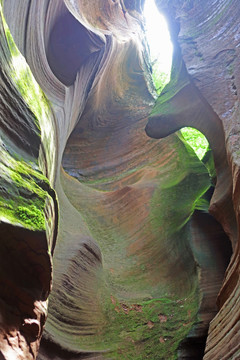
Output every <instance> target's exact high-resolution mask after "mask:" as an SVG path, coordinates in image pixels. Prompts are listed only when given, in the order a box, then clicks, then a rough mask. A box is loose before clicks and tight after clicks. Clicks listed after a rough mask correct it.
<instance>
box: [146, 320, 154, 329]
mask: <svg viewBox="0 0 240 360" xmlns="http://www.w3.org/2000/svg"><path fill="white" fill-rule="evenodd" d="M147 326H148V328H149V329H152V328H153V327H154V323H153V322H152V321H151V320H149V321H148V323H147Z"/></svg>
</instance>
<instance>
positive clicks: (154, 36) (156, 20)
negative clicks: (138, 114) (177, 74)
mask: <svg viewBox="0 0 240 360" xmlns="http://www.w3.org/2000/svg"><path fill="white" fill-rule="evenodd" d="M143 13H144V16H145V28H146V37H147V41H148V44H149V49H150V59H151V62H152V63H153V73H154V71H155V72H156V73H165V74H167V78H168V81H169V78H170V72H171V66H172V52H173V46H172V43H171V39H170V34H169V31H168V26H167V22H166V20H165V18H164V16H163V15H161V14H160V12H159V10H158V8H157V6H156V4H155V1H154V0H146V2H145V6H144V10H143ZM168 81H167V82H168Z"/></svg>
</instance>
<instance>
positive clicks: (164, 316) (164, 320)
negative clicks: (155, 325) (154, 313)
mask: <svg viewBox="0 0 240 360" xmlns="http://www.w3.org/2000/svg"><path fill="white" fill-rule="evenodd" d="M158 318H159V320H160V323H165V322H166V321H167V316H166V315H164V314H158Z"/></svg>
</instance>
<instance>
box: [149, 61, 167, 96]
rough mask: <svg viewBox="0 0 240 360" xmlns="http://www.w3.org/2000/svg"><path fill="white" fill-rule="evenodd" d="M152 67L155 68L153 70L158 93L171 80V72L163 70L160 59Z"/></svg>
mask: <svg viewBox="0 0 240 360" xmlns="http://www.w3.org/2000/svg"><path fill="white" fill-rule="evenodd" d="M152 69H153V72H152V78H153V83H154V85H155V88H156V91H157V93H158V94H160V93H161V92H162V90H163V88H164V86H165V85H166V84H167V83H168V82H169V77H170V76H169V74H167V73H165V72H163V71H162V70H161V67H160V66H159V62H158V61H155V63H154V64H153V66H152Z"/></svg>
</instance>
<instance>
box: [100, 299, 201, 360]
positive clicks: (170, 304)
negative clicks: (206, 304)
mask: <svg viewBox="0 0 240 360" xmlns="http://www.w3.org/2000/svg"><path fill="white" fill-rule="evenodd" d="M197 310H198V299H197V294H196V293H195V292H193V293H192V294H190V295H189V296H188V297H187V298H184V299H179V298H177V297H174V296H169V297H163V298H160V299H150V300H148V301H142V302H138V303H137V304H128V303H124V304H123V303H121V302H119V301H117V300H116V299H115V298H114V297H113V296H111V302H110V304H108V307H107V310H106V327H105V328H103V333H104V339H106V340H105V343H104V347H105V348H106V346H108V347H109V348H110V349H111V350H110V356H111V359H134V360H145V359H151V360H152V359H156V358H157V359H160V360H161V359H162V360H166V359H167V360H174V359H177V348H178V346H179V343H180V342H181V341H182V340H183V339H184V338H185V337H186V336H187V334H188V333H189V331H190V329H191V327H192V325H193V324H194V322H195V321H196V320H197ZM106 358H109V354H108V355H107V356H106Z"/></svg>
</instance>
